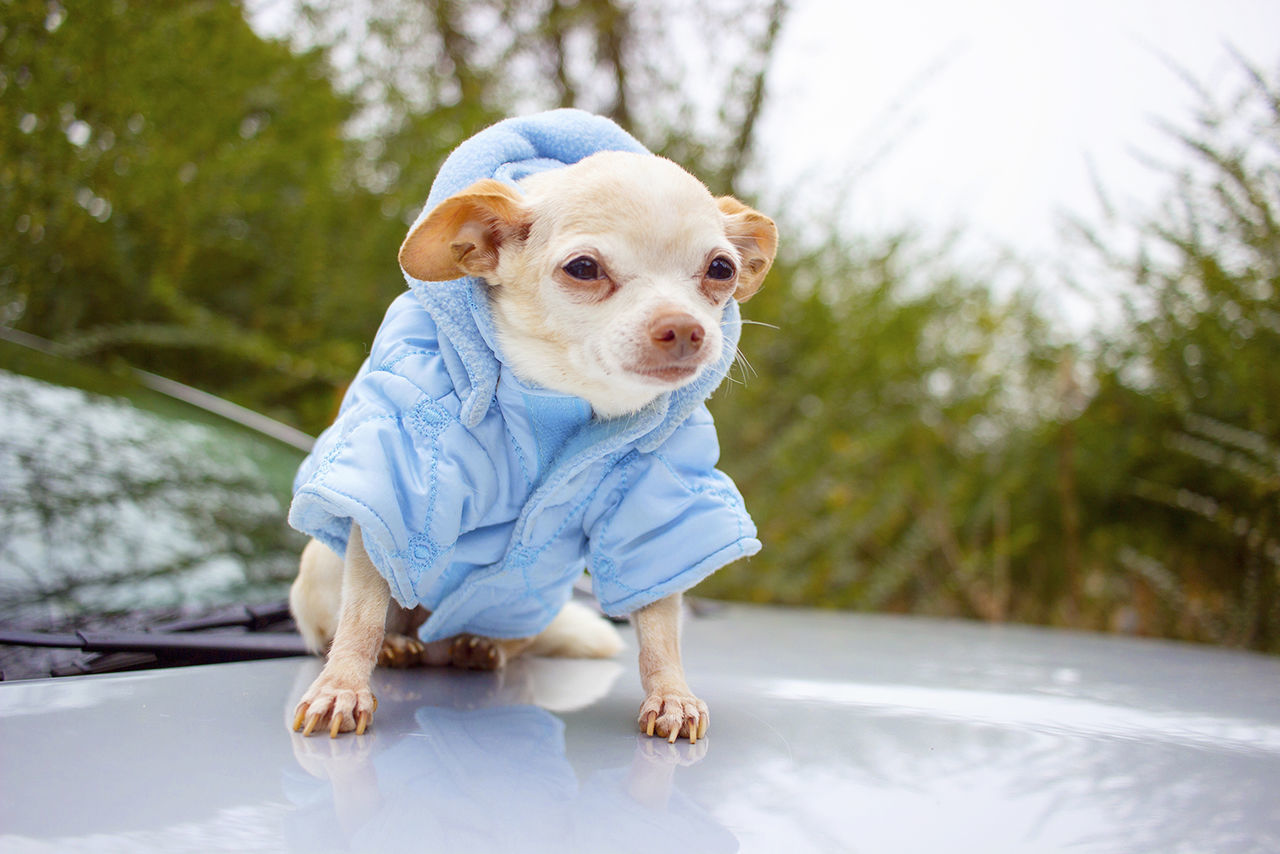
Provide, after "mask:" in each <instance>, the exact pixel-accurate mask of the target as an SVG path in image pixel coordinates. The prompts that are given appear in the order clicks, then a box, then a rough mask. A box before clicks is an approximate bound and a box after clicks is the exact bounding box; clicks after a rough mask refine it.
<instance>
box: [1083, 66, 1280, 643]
mask: <svg viewBox="0 0 1280 854" xmlns="http://www.w3.org/2000/svg"><path fill="white" fill-rule="evenodd" d="M1245 70H1246V71H1247V73H1248V77H1249V80H1248V83H1247V85H1246V86H1244V88H1243V89H1242V91H1241V92H1240V93H1239V94H1238V96H1237V97H1236V98H1235V99H1234V100H1233V101H1232V102H1231V103H1230V104H1228V105H1226V106H1225V107H1224V106H1222V105H1220V104H1219V103H1218V102H1217V100H1216V99H1215V98H1213V97H1212V96H1211V95H1210V94H1208V93H1204V92H1202V93H1201V97H1202V108H1201V111H1200V114H1199V116H1198V117H1197V120H1196V124H1195V126H1194V127H1193V128H1191V129H1190V130H1176V129H1175V130H1173V131H1172V132H1173V133H1174V134H1175V135H1176V137H1177V139H1179V140H1180V141H1181V142H1182V143H1183V145H1184V147H1185V150H1186V151H1187V152H1188V153H1189V155H1190V158H1189V162H1188V164H1187V165H1186V166H1184V167H1183V168H1181V169H1179V170H1178V171H1177V173H1176V175H1175V178H1176V187H1177V189H1176V193H1175V194H1174V195H1173V197H1172V198H1171V200H1170V203H1169V204H1168V205H1166V206H1165V208H1164V209H1163V210H1162V211H1161V212H1160V213H1159V214H1157V215H1156V216H1155V217H1154V218H1152V219H1151V220H1150V221H1148V222H1146V223H1144V224H1142V225H1141V227H1140V229H1139V231H1140V237H1141V243H1140V245H1139V249H1138V250H1137V252H1136V253H1135V255H1134V256H1133V257H1125V256H1124V255H1122V254H1119V253H1117V252H1115V251H1113V250H1109V249H1108V247H1106V246H1105V244H1104V243H1103V242H1102V241H1100V240H1099V239H1097V237H1096V236H1094V243H1095V245H1097V246H1099V247H1100V248H1101V249H1103V250H1104V251H1106V252H1107V256H1108V258H1109V259H1110V261H1111V262H1112V264H1113V266H1115V267H1116V268H1117V269H1119V270H1121V271H1122V272H1124V273H1125V274H1126V275H1127V276H1128V277H1129V280H1130V285H1129V287H1128V288H1127V289H1126V291H1125V294H1126V297H1127V299H1126V303H1125V305H1126V311H1125V315H1126V322H1125V323H1124V324H1123V326H1122V332H1121V333H1120V334H1118V335H1117V336H1115V337H1114V338H1113V340H1111V341H1109V342H1107V351H1106V352H1105V353H1104V354H1103V358H1102V359H1101V360H1100V364H1099V369H1098V380H1099V387H1100V392H1099V394H1098V395H1097V397H1096V398H1095V400H1094V401H1093V403H1092V404H1091V406H1090V408H1089V410H1088V411H1087V412H1086V413H1084V414H1083V415H1082V417H1081V426H1080V429H1081V431H1082V433H1084V432H1086V431H1087V432H1088V433H1089V434H1090V435H1091V436H1092V437H1093V438H1092V442H1093V443H1094V448H1093V452H1094V453H1097V454H1099V455H1100V456H1102V457H1103V458H1104V459H1105V461H1106V463H1107V465H1108V466H1110V467H1111V468H1112V471H1113V475H1112V478H1111V479H1109V480H1110V482H1111V483H1112V484H1114V488H1113V489H1110V490H1107V491H1099V494H1098V495H1097V497H1096V500H1097V501H1098V502H1099V504H1100V506H1101V507H1102V508H1103V509H1102V511H1101V513H1100V514H1099V518H1098V519H1096V520H1095V527H1096V531H1097V536H1098V537H1099V538H1100V539H1102V540H1104V541H1106V542H1109V543H1110V542H1114V543H1115V553H1114V555H1113V559H1114V560H1115V561H1116V565H1115V568H1116V569H1118V570H1120V575H1119V578H1123V579H1124V581H1123V586H1125V587H1127V588H1128V589H1129V590H1130V592H1131V596H1132V598H1133V600H1134V602H1135V604H1136V606H1137V607H1138V608H1139V609H1141V610H1142V611H1143V612H1144V613H1141V614H1138V615H1137V617H1138V618H1139V619H1140V620H1141V622H1142V626H1143V628H1144V629H1146V630H1149V631H1151V632H1153V633H1159V634H1176V635H1178V636H1183V637H1195V638H1198V639H1202V640H1208V641H1215V642H1220V643H1231V644H1241V645H1249V646H1254V647H1258V648H1262V649H1273V650H1274V649H1280V374H1278V373H1277V372H1276V370H1275V365H1277V364H1280V224H1278V223H1280V159H1278V158H1277V155H1280V89H1277V81H1276V80H1268V79H1267V78H1266V77H1265V76H1264V75H1263V74H1262V73H1261V72H1259V71H1258V70H1256V69H1252V68H1248V67H1247V66H1246V67H1245ZM1107 482H1108V481H1101V482H1100V483H1107ZM1113 574H1114V573H1113Z"/></svg>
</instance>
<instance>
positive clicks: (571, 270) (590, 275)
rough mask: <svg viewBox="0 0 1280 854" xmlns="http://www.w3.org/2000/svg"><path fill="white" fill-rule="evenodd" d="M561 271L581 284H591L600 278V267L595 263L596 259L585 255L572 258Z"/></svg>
mask: <svg viewBox="0 0 1280 854" xmlns="http://www.w3.org/2000/svg"><path fill="white" fill-rule="evenodd" d="M563 269H564V271H565V272H566V273H568V274H569V275H570V276H572V277H573V278H575V279H578V280H579V281H583V282H593V281H595V280H596V279H598V278H600V265H599V264H598V263H596V259H594V258H590V257H588V256H586V255H580V256H578V257H577V258H574V259H573V260H572V261H570V262H569V263H568V264H565V265H564V268H563Z"/></svg>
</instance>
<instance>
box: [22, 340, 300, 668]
mask: <svg viewBox="0 0 1280 854" xmlns="http://www.w3.org/2000/svg"><path fill="white" fill-rule="evenodd" d="M85 386H90V387H93V386H96V388H86V387H85ZM300 458H301V453H300V452H299V451H297V450H295V449H293V448H290V447H288V446H285V445H283V444H281V443H279V442H275V441H272V440H269V439H267V438H266V437H263V436H261V435H259V434H256V433H254V432H253V431H250V430H247V429H244V428H242V427H239V426H238V425H235V424H232V423H230V422H225V421H223V420H221V419H218V418H216V417H213V416H209V415H208V414H207V413H204V412H202V411H200V410H198V409H196V408H195V407H190V406H187V405H185V404H181V403H178V402H176V401H173V400H169V399H166V398H163V397H162V396H160V395H156V394H154V393H151V392H149V391H148V390H147V389H145V388H142V387H141V386H135V385H133V384H131V383H128V382H125V381H121V380H120V379H119V378H117V377H114V376H113V375H109V374H105V373H99V372H96V371H92V370H86V369H85V367H84V366H81V365H74V364H71V363H62V362H61V361H60V360H56V359H53V358H50V357H47V356H43V355H42V354H33V353H30V352H26V351H23V350H21V349H20V348H16V347H15V346H14V345H12V344H7V343H4V342H0V625H3V626H4V627H6V628H20V629H26V630H37V631H67V630H70V629H79V628H100V627H103V626H130V627H138V626H140V625H142V624H145V623H146V622H148V621H154V620H155V619H156V618H157V616H160V615H162V616H163V617H165V618H169V619H172V618H175V617H183V616H191V615H192V614H195V613H201V612H206V611H208V610H210V609H212V608H215V607H217V606H221V605H226V604H230V603H246V604H253V603H261V602H268V601H273V600H280V599H283V598H284V596H285V595H286V592H287V588H288V584H289V581H290V580H291V578H292V576H293V575H294V574H295V572H296V569H297V554H298V551H299V550H300V547H301V542H300V538H299V537H298V536H297V535H295V534H293V533H292V532H290V531H289V530H288V529H287V526H286V525H285V523H284V517H285V512H286V508H287V502H288V495H289V488H290V481H291V479H292V475H293V471H294V470H295V469H296V466H297V464H298V461H299V460H300ZM14 654H15V653H14V651H13V650H5V649H3V648H0V656H8V657H11V656H12V655H14ZM0 663H5V659H3V658H0ZM12 667H13V664H12V660H11V658H10V660H9V661H8V662H7V667H6V675H7V676H9V678H12V676H13V675H14V674H12V673H11V672H10V670H11V669H12Z"/></svg>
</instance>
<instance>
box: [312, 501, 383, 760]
mask: <svg viewBox="0 0 1280 854" xmlns="http://www.w3.org/2000/svg"><path fill="white" fill-rule="evenodd" d="M390 600H391V591H390V588H388V587H387V582H386V580H385V579H384V578H383V577H382V576H381V575H380V574H379V573H378V570H377V569H375V568H374V566H373V562H372V561H371V560H369V556H368V554H366V553H365V550H364V543H363V541H362V540H361V537H360V528H359V527H358V526H356V525H352V526H351V541H350V543H349V544H348V545H347V560H346V564H345V566H344V568H343V574H342V610H341V612H340V613H339V615H338V628H337V631H336V633H335V634H334V638H333V644H332V645H331V646H330V648H329V660H328V661H327V662H325V665H324V669H323V670H321V671H320V675H319V676H317V677H316V681H315V682H313V683H312V685H311V687H310V688H309V689H308V690H307V693H306V694H304V695H303V697H302V702H300V703H298V708H297V711H296V714H295V715H294V720H293V728H294V729H295V730H297V729H302V734H303V735H310V734H311V733H312V731H313V730H315V728H316V727H317V726H318V725H320V723H321V722H322V721H324V720H325V719H326V718H328V720H329V736H330V737H331V738H337V736H338V733H340V732H350V731H351V730H355V731H356V734H357V735H359V734H361V733H363V732H364V730H365V727H367V726H368V725H369V720H370V719H371V718H372V717H373V710H374V709H375V708H377V705H378V701H377V700H376V699H375V698H374V696H373V692H372V691H370V690H369V676H370V674H371V673H372V672H373V665H374V662H375V660H376V658H377V655H378V651H379V650H380V648H381V647H382V638H383V634H384V628H385V623H386V619H387V604H388V602H390ZM304 725H305V729H304V728H303V727H304Z"/></svg>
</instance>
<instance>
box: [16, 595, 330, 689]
mask: <svg viewBox="0 0 1280 854" xmlns="http://www.w3.org/2000/svg"><path fill="white" fill-rule="evenodd" d="M289 619H290V618H289V608H288V605H286V604H284V603H280V604H273V605H267V606H244V607H241V608H237V609H235V610H233V611H231V612H226V613H221V614H214V615H210V616H206V617H198V618H194V619H189V620H181V621H177V622H171V623H166V624H163V625H160V626H156V627H153V628H150V629H148V630H146V631H113V630H100V631H98V630H84V631H76V632H67V633H53V632H32V631H13V630H8V629H0V645H7V646H26V647H43V648H54V649H78V650H80V651H81V652H82V653H85V656H83V657H81V658H80V659H77V660H76V661H73V662H71V663H70V664H66V665H61V666H58V667H55V668H53V669H52V670H51V671H50V674H49V675H51V676H77V675H83V674H88V673H113V672H117V671H121V670H138V669H142V668H161V667H185V666H188V665H193V664H215V663H222V662H229V661H254V660H259V659H266V658H286V657H291V656H300V655H306V654H307V649H306V647H305V645H304V644H303V641H302V637H301V636H300V635H298V634H297V633H296V632H292V631H280V630H279V629H281V628H288V621H289ZM211 629H241V631H239V632H228V631H209V630H211ZM273 629H274V630H273ZM0 678H3V677H0Z"/></svg>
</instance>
